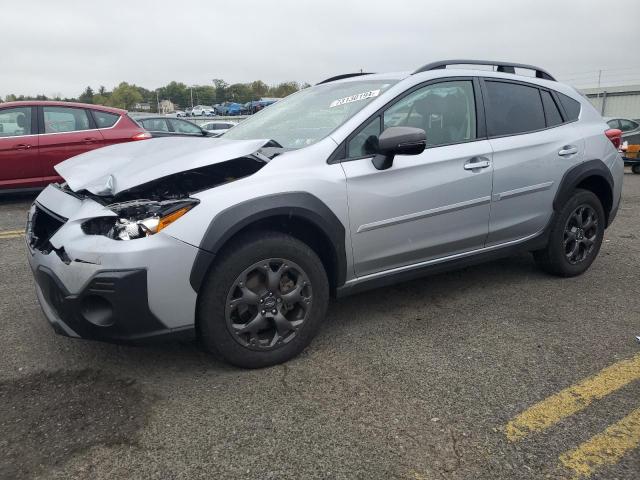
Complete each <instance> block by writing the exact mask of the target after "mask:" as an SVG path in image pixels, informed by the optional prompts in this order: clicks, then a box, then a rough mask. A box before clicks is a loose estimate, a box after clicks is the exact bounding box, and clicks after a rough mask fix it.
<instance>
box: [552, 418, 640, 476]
mask: <svg viewBox="0 0 640 480" xmlns="http://www.w3.org/2000/svg"><path fill="white" fill-rule="evenodd" d="M638 445H640V408H638V409H637V410H634V411H633V412H631V413H630V414H629V415H627V416H626V417H624V418H623V419H622V420H620V421H619V422H617V423H614V424H613V425H611V426H610V427H608V428H607V429H606V430H605V431H603V432H602V433H599V434H597V435H594V436H593V437H591V438H590V439H589V440H587V441H586V442H584V443H583V444H582V445H580V446H579V447H577V448H575V449H574V450H570V451H568V452H566V453H563V454H562V455H560V463H562V465H564V467H565V468H567V469H569V470H571V471H572V472H573V473H574V477H573V478H575V479H577V478H584V477H589V476H591V474H592V473H593V472H595V471H596V470H597V469H598V468H600V467H603V466H605V465H614V464H616V463H618V462H619V461H620V459H622V457H623V456H624V455H625V454H626V453H627V452H629V451H630V450H633V449H634V448H636V447H637V446H638Z"/></svg>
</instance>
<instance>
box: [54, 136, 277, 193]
mask: <svg viewBox="0 0 640 480" xmlns="http://www.w3.org/2000/svg"><path fill="white" fill-rule="evenodd" d="M268 142H269V140H226V139H224V138H189V137H164V138H154V139H151V140H141V141H135V142H128V143H121V144H118V145H112V146H110V147H104V148H99V149H96V150H92V151H90V152H87V153H83V154H81V155H78V156H76V157H73V158H70V159H69V160H65V161H64V162H62V163H59V164H58V165H56V166H55V169H56V171H57V172H58V173H59V174H60V176H61V177H62V178H64V179H65V180H66V182H67V184H68V185H69V187H71V189H72V190H73V191H76V192H77V191H79V190H88V191H89V192H91V193H93V194H95V195H110V196H111V195H116V194H118V193H120V192H123V191H125V190H129V189H130V188H133V187H137V186H138V185H142V184H144V183H147V182H150V181H152V180H156V179H158V178H163V177H166V176H169V175H173V174H175V173H179V172H184V171H187V170H192V169H194V168H200V167H205V166H207V165H213V164H215V163H220V162H225V161H227V160H233V159H234V158H240V157H244V156H246V155H251V154H252V153H255V152H256V151H258V150H259V149H260V148H261V147H263V146H264V145H265V144H266V143H268Z"/></svg>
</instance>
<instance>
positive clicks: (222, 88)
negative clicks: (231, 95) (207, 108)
mask: <svg viewBox="0 0 640 480" xmlns="http://www.w3.org/2000/svg"><path fill="white" fill-rule="evenodd" d="M213 86H214V87H215V88H216V103H222V102H225V101H226V100H227V92H226V90H227V87H229V84H228V83H227V82H225V81H224V80H222V79H221V78H214V79H213Z"/></svg>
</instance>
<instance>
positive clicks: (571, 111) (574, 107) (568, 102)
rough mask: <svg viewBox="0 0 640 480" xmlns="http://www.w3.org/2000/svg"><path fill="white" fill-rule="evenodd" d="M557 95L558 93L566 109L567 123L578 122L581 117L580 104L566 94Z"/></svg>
mask: <svg viewBox="0 0 640 480" xmlns="http://www.w3.org/2000/svg"><path fill="white" fill-rule="evenodd" d="M556 93H558V98H559V99H560V103H561V104H562V106H563V107H564V111H565V113H566V114H567V121H569V122H573V121H574V120H578V117H579V116H580V102H578V101H576V100H574V99H573V98H571V97H568V96H567V95H565V94H564V93H559V92H556Z"/></svg>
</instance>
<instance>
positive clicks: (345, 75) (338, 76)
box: [316, 72, 373, 85]
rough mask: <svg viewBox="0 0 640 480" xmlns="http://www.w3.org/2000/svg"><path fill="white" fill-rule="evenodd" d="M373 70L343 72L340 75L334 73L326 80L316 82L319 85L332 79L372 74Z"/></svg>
mask: <svg viewBox="0 0 640 480" xmlns="http://www.w3.org/2000/svg"><path fill="white" fill-rule="evenodd" d="M372 74H373V72H358V73H343V74H342V75H336V76H335V77H329V78H327V79H326V80H323V81H321V82H318V83H316V85H321V84H323V83H329V82H333V81H334V80H342V79H343V78H351V77H359V76H360V75H372Z"/></svg>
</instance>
